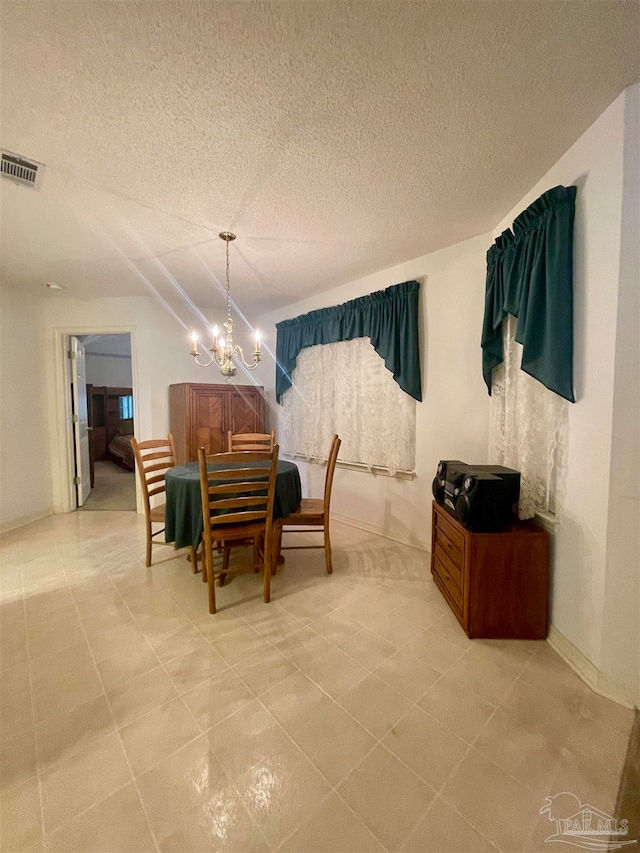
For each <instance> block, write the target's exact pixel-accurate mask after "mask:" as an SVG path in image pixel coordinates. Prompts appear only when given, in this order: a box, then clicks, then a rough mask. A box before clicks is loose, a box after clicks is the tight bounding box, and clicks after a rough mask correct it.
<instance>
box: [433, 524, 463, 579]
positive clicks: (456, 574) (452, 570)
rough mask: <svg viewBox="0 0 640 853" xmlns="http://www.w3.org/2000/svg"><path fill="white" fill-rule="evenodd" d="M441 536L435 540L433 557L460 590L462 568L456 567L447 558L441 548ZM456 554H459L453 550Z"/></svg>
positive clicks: (456, 550)
mask: <svg viewBox="0 0 640 853" xmlns="http://www.w3.org/2000/svg"><path fill="white" fill-rule="evenodd" d="M442 539H443V537H442V536H439V537H438V538H437V539H436V547H435V556H436V559H437V560H439V561H440V562H441V563H442V565H443V566H444V568H445V569H446V570H447V571H448V572H449V574H450V575H451V577H452V578H453V579H454V581H455V582H456V583H457V584H458V586H459V587H460V589H462V588H463V583H462V578H463V573H464V566H463V565H459V566H457V565H456V564H455V563H454V562H453V560H451V558H450V557H449V555H448V553H447V552H446V551H445V550H444V548H443V547H442ZM453 550H454V551H455V552H456V553H457V554H460V552H459V551H458V549H457V548H455V549H453Z"/></svg>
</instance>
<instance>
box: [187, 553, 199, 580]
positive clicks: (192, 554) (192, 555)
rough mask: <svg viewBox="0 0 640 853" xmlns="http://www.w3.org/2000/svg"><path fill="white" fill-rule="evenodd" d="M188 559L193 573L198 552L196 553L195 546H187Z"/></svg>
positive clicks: (195, 568)
mask: <svg viewBox="0 0 640 853" xmlns="http://www.w3.org/2000/svg"><path fill="white" fill-rule="evenodd" d="M189 559H190V560H191V571H192V572H193V574H194V575H195V573H196V572H197V571H198V554H197V553H196V550H195V548H192V547H191V546H189Z"/></svg>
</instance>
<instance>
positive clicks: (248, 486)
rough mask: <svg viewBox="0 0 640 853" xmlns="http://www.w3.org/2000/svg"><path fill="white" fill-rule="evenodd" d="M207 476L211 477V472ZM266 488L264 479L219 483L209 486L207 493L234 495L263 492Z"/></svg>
mask: <svg viewBox="0 0 640 853" xmlns="http://www.w3.org/2000/svg"><path fill="white" fill-rule="evenodd" d="M267 476H268V475H267ZM209 478H211V472H209ZM266 488H267V485H266V479H265V481H260V482H259V483H220V484H219V485H217V486H209V494H210V495H235V494H244V493H245V492H263V491H264V490H265V489H266Z"/></svg>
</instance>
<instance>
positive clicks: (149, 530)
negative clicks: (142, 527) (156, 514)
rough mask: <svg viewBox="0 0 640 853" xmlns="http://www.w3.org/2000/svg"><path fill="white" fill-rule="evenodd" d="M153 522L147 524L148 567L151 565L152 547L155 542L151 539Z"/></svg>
mask: <svg viewBox="0 0 640 853" xmlns="http://www.w3.org/2000/svg"><path fill="white" fill-rule="evenodd" d="M151 533H152V530H151V522H149V524H147V554H146V562H145V565H146V567H147V568H149V566H150V565H151V548H152V546H153V542H152V540H151Z"/></svg>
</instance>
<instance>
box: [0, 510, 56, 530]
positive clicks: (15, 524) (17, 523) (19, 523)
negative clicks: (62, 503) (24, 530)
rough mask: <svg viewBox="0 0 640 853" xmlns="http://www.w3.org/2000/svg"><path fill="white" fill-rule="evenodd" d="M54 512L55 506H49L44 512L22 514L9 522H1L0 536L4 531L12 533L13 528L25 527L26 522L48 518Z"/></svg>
mask: <svg viewBox="0 0 640 853" xmlns="http://www.w3.org/2000/svg"><path fill="white" fill-rule="evenodd" d="M54 513H55V510H54V508H53V507H49V509H46V510H45V511H44V512H36V513H34V514H33V515H21V516H20V517H19V518H14V519H13V521H9V522H8V523H7V524H0V536H2V535H3V534H4V533H10V532H11V531H12V530H17V529H18V528H19V527H24V526H25V524H31V522H32V521H39V520H40V519H41V518H46V517H47V516H48V515H53V514H54Z"/></svg>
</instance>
